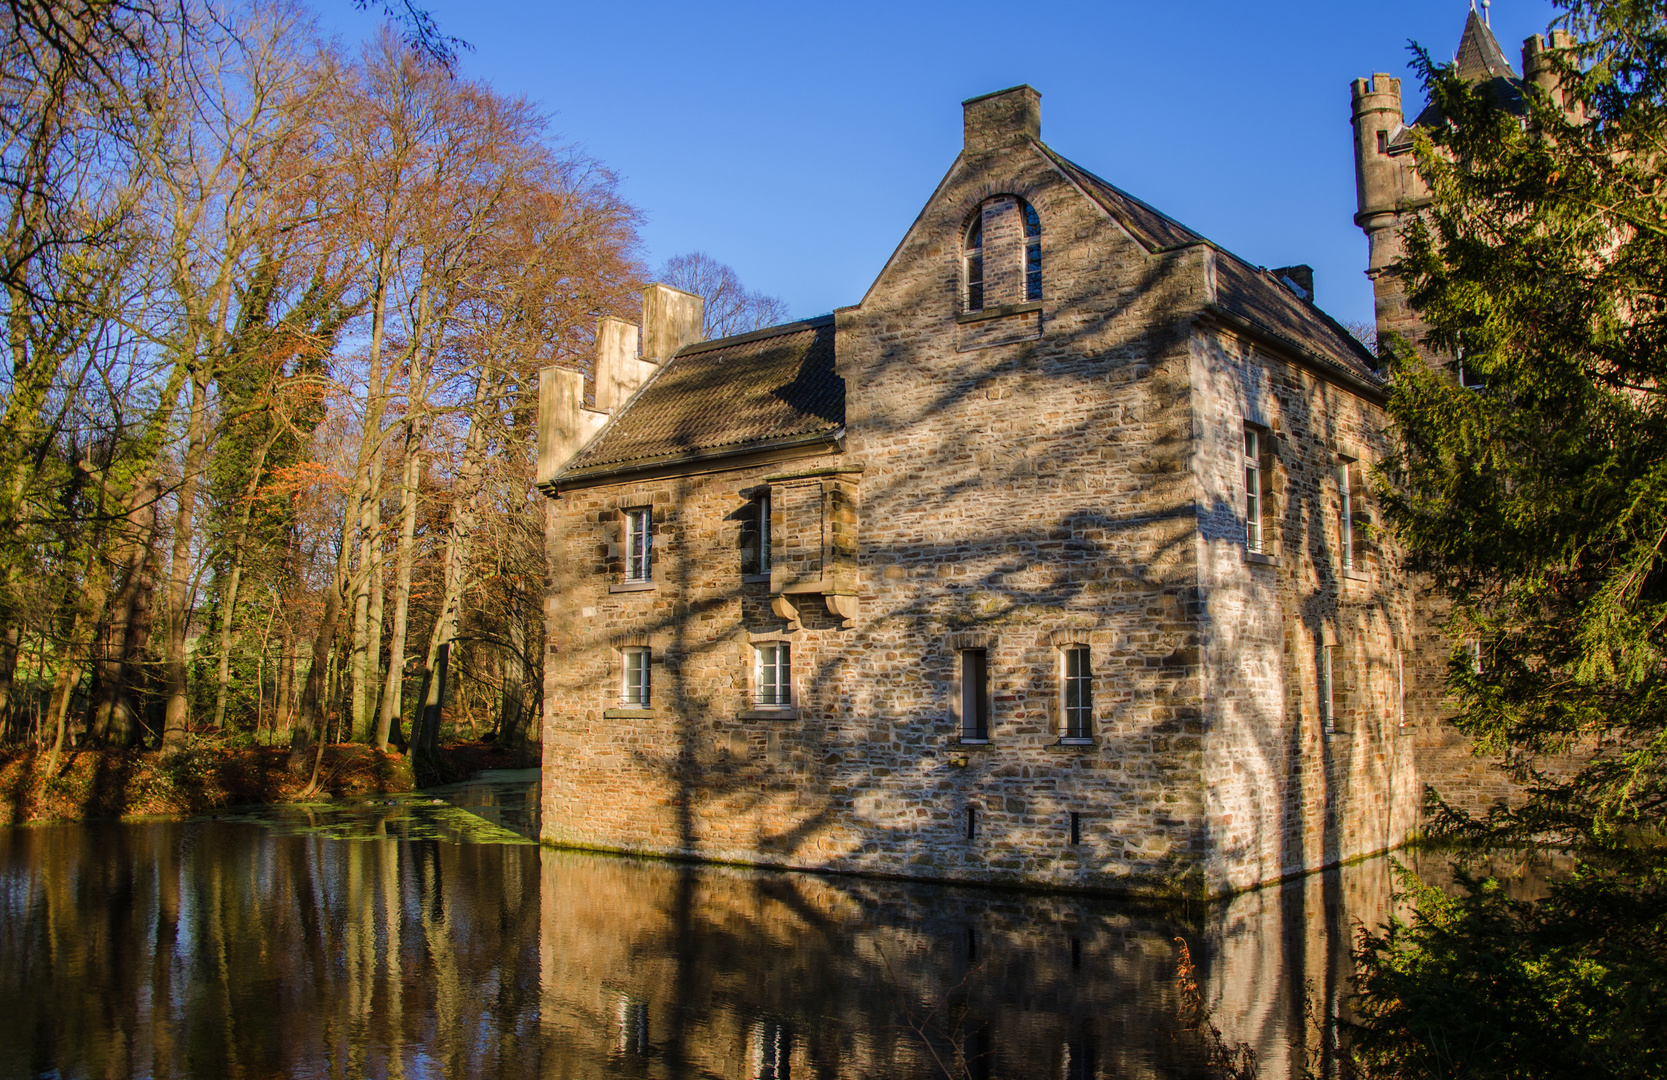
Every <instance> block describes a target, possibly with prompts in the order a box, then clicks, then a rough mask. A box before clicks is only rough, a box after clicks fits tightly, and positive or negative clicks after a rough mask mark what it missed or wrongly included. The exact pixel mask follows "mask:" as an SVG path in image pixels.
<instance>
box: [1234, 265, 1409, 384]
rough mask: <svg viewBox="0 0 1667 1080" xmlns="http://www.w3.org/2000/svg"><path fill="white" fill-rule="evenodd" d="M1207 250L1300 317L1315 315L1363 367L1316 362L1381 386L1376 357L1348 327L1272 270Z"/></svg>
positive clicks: (1251, 317) (1329, 359)
mask: <svg viewBox="0 0 1667 1080" xmlns="http://www.w3.org/2000/svg"><path fill="white" fill-rule="evenodd" d="M1210 247H1211V248H1212V249H1214V251H1215V252H1216V254H1217V256H1223V255H1224V256H1226V257H1227V258H1229V259H1231V260H1232V261H1233V262H1235V263H1237V264H1238V265H1239V267H1240V268H1242V269H1243V270H1245V271H1247V272H1249V273H1250V274H1252V275H1254V276H1255V277H1257V278H1259V279H1260V280H1261V282H1262V283H1263V284H1264V285H1266V286H1267V287H1268V288H1270V289H1277V290H1278V293H1277V294H1276V295H1278V296H1279V297H1280V298H1281V299H1282V300H1285V301H1287V302H1288V303H1289V304H1291V306H1293V307H1294V308H1296V309H1297V310H1299V311H1301V312H1303V313H1304V314H1307V315H1312V316H1317V317H1318V318H1319V319H1320V320H1321V321H1322V322H1323V323H1324V324H1325V325H1326V327H1327V328H1328V329H1330V330H1331V331H1332V332H1333V333H1335V334H1336V335H1337V336H1338V337H1340V338H1341V339H1342V341H1343V344H1344V345H1345V346H1346V347H1348V348H1349V349H1350V350H1351V351H1352V352H1353V353H1354V354H1355V356H1354V358H1355V359H1356V360H1359V361H1360V362H1361V364H1362V367H1363V369H1364V370H1357V369H1355V368H1351V367H1348V366H1346V365H1342V364H1336V361H1335V360H1332V359H1331V358H1329V357H1325V356H1320V357H1319V359H1321V360H1326V361H1328V362H1330V363H1333V364H1336V366H1338V367H1340V368H1342V369H1343V370H1345V371H1348V372H1349V373H1350V374H1352V375H1356V376H1365V377H1369V378H1371V379H1372V380H1373V381H1374V382H1378V383H1381V382H1382V381H1383V377H1382V376H1381V375H1380V374H1379V373H1378V369H1377V357H1375V356H1373V355H1372V352H1371V350H1369V349H1367V348H1366V346H1365V344H1364V343H1362V342H1361V340H1360V339H1359V338H1357V337H1355V336H1354V334H1353V333H1352V332H1351V331H1350V330H1349V328H1348V327H1346V326H1344V325H1343V324H1342V323H1340V322H1338V321H1337V320H1336V319H1334V318H1332V317H1331V315H1330V314H1329V313H1328V312H1327V311H1326V310H1325V308H1322V307H1320V306H1319V305H1318V304H1316V303H1314V302H1313V300H1311V299H1309V300H1304V299H1303V298H1302V297H1300V296H1298V295H1297V294H1296V293H1293V292H1291V289H1290V287H1289V286H1288V285H1286V284H1285V283H1284V282H1282V281H1280V280H1279V279H1278V278H1276V277H1274V276H1273V271H1272V270H1270V269H1268V268H1267V267H1265V266H1260V265H1257V264H1255V263H1252V262H1250V261H1249V260H1248V259H1243V258H1240V257H1239V256H1237V255H1235V254H1233V253H1232V252H1231V251H1228V250H1227V249H1226V248H1224V247H1220V246H1219V245H1216V244H1213V243H1212V244H1211V245H1210ZM1239 314H1240V317H1241V318H1247V319H1250V321H1252V322H1256V321H1257V320H1256V319H1255V317H1254V316H1250V315H1245V314H1243V313H1239ZM1264 329H1267V330H1268V332H1269V333H1273V334H1274V335H1275V336H1276V337H1278V338H1280V340H1282V341H1287V342H1289V343H1290V344H1292V345H1294V346H1297V347H1298V348H1301V349H1303V351H1304V352H1308V353H1311V354H1312V353H1314V349H1313V348H1312V347H1310V346H1304V345H1303V344H1302V343H1301V342H1298V341H1291V340H1290V338H1288V337H1287V336H1286V335H1284V334H1280V333H1278V331H1276V330H1272V329H1271V328H1264Z"/></svg>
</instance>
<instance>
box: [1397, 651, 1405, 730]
mask: <svg viewBox="0 0 1667 1080" xmlns="http://www.w3.org/2000/svg"><path fill="white" fill-rule="evenodd" d="M1395 723H1396V725H1397V726H1399V727H1406V726H1407V664H1406V654H1405V653H1404V652H1402V650H1400V649H1396V650H1395Z"/></svg>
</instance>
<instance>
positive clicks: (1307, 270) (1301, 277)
mask: <svg viewBox="0 0 1667 1080" xmlns="http://www.w3.org/2000/svg"><path fill="white" fill-rule="evenodd" d="M1268 273H1270V274H1272V275H1273V276H1274V280H1276V281H1278V282H1279V283H1280V284H1281V285H1283V286H1285V287H1286V288H1287V289H1290V290H1291V291H1292V292H1294V293H1296V294H1297V295H1298V296H1300V297H1302V298H1303V299H1304V300H1306V301H1308V302H1309V303H1310V304H1312V303H1313V302H1314V268H1313V267H1312V266H1309V265H1308V264H1307V263H1298V264H1297V265H1295V266H1281V267H1280V268H1279V269H1277V270H1269V271H1268Z"/></svg>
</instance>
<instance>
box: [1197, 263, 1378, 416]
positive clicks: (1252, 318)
mask: <svg viewBox="0 0 1667 1080" xmlns="http://www.w3.org/2000/svg"><path fill="white" fill-rule="evenodd" d="M1216 251H1217V257H1216V303H1217V304H1218V305H1219V306H1220V307H1221V309H1222V310H1223V311H1225V312H1226V313H1227V314H1228V315H1234V316H1237V317H1238V318H1240V319H1243V320H1244V321H1245V322H1248V323H1250V324H1251V325H1252V326H1254V327H1255V328H1257V329H1258V330H1261V331H1262V332H1263V333H1266V334H1271V335H1272V336H1274V337H1276V338H1278V339H1280V340H1281V341H1284V342H1286V343H1288V344H1291V345H1295V346H1296V347H1297V348H1299V349H1301V350H1302V351H1303V352H1305V353H1307V354H1308V355H1310V356H1313V357H1317V358H1318V359H1320V360H1322V361H1324V362H1326V363H1329V364H1332V365H1333V366H1335V367H1338V368H1341V369H1342V370H1344V371H1347V372H1348V373H1350V374H1351V375H1356V376H1358V377H1360V378H1363V379H1366V380H1368V381H1371V382H1374V383H1376V382H1378V381H1379V380H1378V376H1377V374H1376V373H1375V372H1374V370H1373V357H1372V354H1371V353H1369V352H1367V351H1366V346H1364V345H1362V344H1361V343H1360V342H1359V341H1358V340H1356V339H1355V336H1354V335H1353V334H1351V333H1349V332H1348V331H1347V330H1345V329H1343V327H1342V326H1341V325H1340V324H1339V323H1338V322H1337V320H1335V319H1333V318H1332V317H1331V316H1330V315H1327V314H1326V313H1325V312H1323V311H1321V310H1320V309H1319V308H1317V307H1315V306H1314V305H1313V304H1312V303H1310V302H1308V301H1307V300H1304V299H1302V298H1301V297H1299V296H1297V295H1296V294H1295V293H1293V292H1292V291H1291V290H1290V288H1289V287H1287V286H1285V285H1283V284H1281V283H1280V282H1278V281H1277V280H1275V279H1274V276H1273V275H1272V274H1270V273H1268V271H1266V270H1263V269H1260V268H1258V267H1252V266H1251V265H1250V264H1249V263H1247V262H1245V261H1244V260H1242V259H1240V258H1239V257H1238V256H1236V255H1233V254H1231V253H1229V252H1226V251H1222V250H1221V249H1220V248H1217V249H1216Z"/></svg>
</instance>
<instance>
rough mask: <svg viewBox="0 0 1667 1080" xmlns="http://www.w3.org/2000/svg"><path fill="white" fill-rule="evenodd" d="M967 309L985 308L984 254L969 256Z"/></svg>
mask: <svg viewBox="0 0 1667 1080" xmlns="http://www.w3.org/2000/svg"><path fill="white" fill-rule="evenodd" d="M967 310H968V311H983V310H984V256H983V254H976V255H968V256H967Z"/></svg>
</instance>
